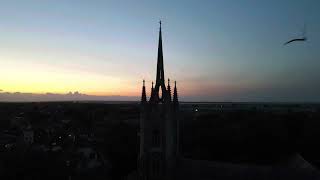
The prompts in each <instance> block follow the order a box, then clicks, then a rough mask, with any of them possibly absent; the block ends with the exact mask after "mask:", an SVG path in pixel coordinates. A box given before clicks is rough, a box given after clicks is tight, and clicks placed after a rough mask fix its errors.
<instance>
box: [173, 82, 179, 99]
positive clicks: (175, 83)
mask: <svg viewBox="0 0 320 180" xmlns="http://www.w3.org/2000/svg"><path fill="white" fill-rule="evenodd" d="M173 103H174V104H176V105H177V104H178V103H179V101H178V91H177V81H174V90H173Z"/></svg>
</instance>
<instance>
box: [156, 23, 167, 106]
mask: <svg viewBox="0 0 320 180" xmlns="http://www.w3.org/2000/svg"><path fill="white" fill-rule="evenodd" d="M159 23H160V30H159V44H158V60H157V78H156V84H155V88H154V91H155V95H156V96H157V97H156V99H159V100H160V101H162V97H165V96H166V86H165V79H164V68H163V50H162V32H161V21H160V22H159ZM160 88H161V91H162V94H161V97H160V96H159V90H160Z"/></svg>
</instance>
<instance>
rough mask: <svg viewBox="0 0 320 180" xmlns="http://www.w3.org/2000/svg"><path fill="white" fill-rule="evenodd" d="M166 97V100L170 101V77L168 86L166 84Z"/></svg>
mask: <svg viewBox="0 0 320 180" xmlns="http://www.w3.org/2000/svg"><path fill="white" fill-rule="evenodd" d="M167 97H168V101H169V102H171V87H170V79H169V78H168V86H167Z"/></svg>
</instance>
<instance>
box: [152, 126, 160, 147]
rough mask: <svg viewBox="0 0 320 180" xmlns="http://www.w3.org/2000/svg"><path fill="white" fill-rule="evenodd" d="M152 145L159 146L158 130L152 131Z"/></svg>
mask: <svg viewBox="0 0 320 180" xmlns="http://www.w3.org/2000/svg"><path fill="white" fill-rule="evenodd" d="M152 145H153V146H154V147H159V146H160V133H159V131H158V130H153V132H152Z"/></svg>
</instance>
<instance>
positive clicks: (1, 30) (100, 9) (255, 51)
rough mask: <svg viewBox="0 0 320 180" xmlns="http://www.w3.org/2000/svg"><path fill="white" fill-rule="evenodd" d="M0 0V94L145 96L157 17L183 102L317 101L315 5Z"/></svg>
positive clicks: (297, 0) (168, 72) (318, 5)
mask: <svg viewBox="0 0 320 180" xmlns="http://www.w3.org/2000/svg"><path fill="white" fill-rule="evenodd" d="M0 2H1V4H0V89H1V92H0V93H3V92H28V93H47V92H50V93H68V92H69V91H72V92H74V91H79V92H81V93H84V94H89V95H99V96H110V95H120V96H137V97H138V96H140V93H141V85H142V79H145V80H146V82H147V83H146V85H147V90H148V93H149V88H150V86H151V81H153V80H154V79H155V73H156V59H157V41H158V30H159V24H158V21H159V20H160V19H161V20H162V22H163V23H162V31H163V48H164V66H165V67H164V68H165V76H166V78H168V77H169V78H170V79H172V80H177V82H178V90H179V95H180V96H181V97H182V98H183V99H184V100H190V101H202V100H207V101H320V45H319V43H320V1H319V0H305V1H302V0H281V1H278V0H268V1H257V0H232V1H231V0H220V1H218V0H207V1H205V0H203V1H196V0H194V1H188V0H184V1H171V0H161V1H159V0H156V1H153V0H145V1H132V0H126V1H119V0H114V1H113V0H90V1H84V0H64V1H62V0H61V1H59V0H51V1H49V0H28V1H19V0H1V1H0ZM304 24H306V36H307V38H308V41H307V42H297V43H292V44H289V45H287V46H284V45H283V43H284V42H285V41H287V40H289V39H290V38H297V37H301V34H302V32H303V27H304ZM0 101H1V99H0Z"/></svg>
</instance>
